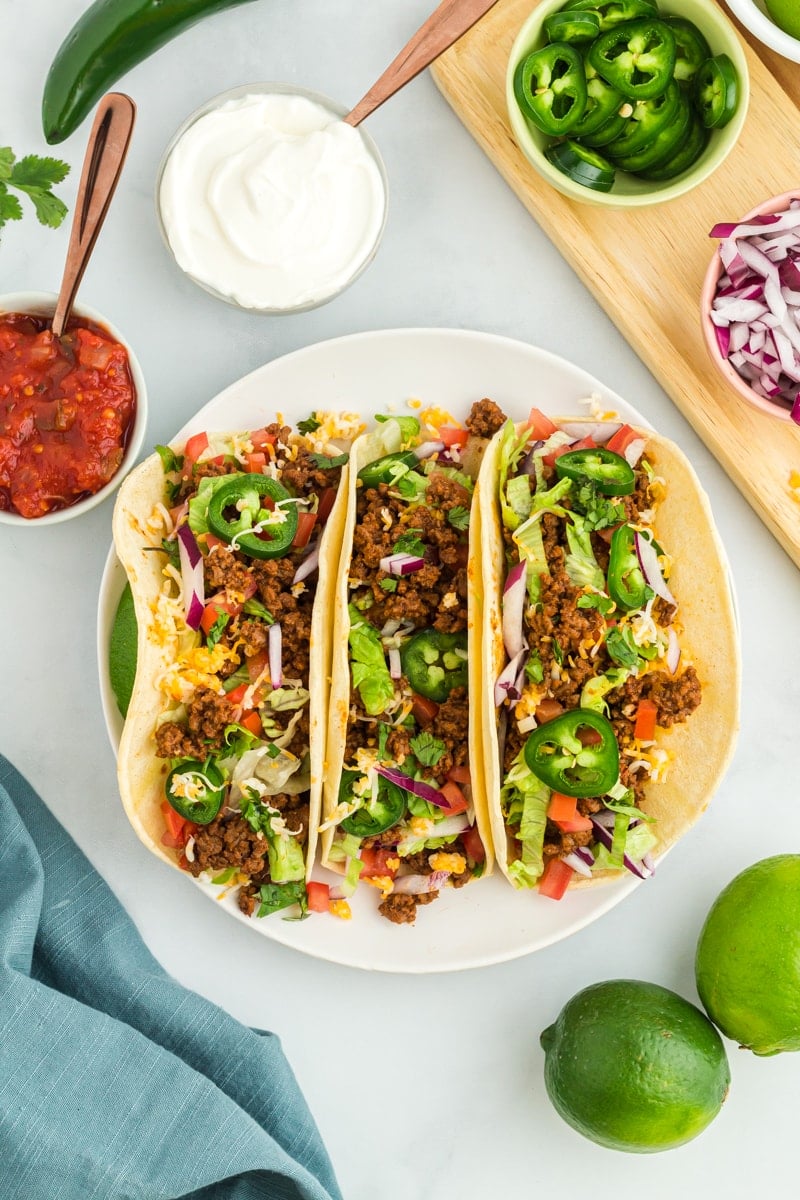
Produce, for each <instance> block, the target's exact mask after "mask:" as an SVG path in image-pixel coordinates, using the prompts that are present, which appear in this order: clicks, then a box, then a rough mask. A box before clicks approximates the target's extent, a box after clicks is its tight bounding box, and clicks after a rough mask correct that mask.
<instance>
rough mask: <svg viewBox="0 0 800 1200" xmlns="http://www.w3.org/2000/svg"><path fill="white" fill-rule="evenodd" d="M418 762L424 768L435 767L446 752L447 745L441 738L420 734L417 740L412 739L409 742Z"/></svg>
mask: <svg viewBox="0 0 800 1200" xmlns="http://www.w3.org/2000/svg"><path fill="white" fill-rule="evenodd" d="M409 745H410V746H411V749H412V751H413V753H414V756H415V757H416V759H417V762H419V763H421V764H422V766H423V767H435V766H436V764H437V763H438V762H439V760H440V759H441V757H442V755H443V754H444V752H445V748H446V747H445V744H444V742H443V741H442V740H441V738H437V737H434V736H433V734H432V733H426V732H425V731H424V730H423V732H422V733H418V734H417V736H416V737H415V738H411V741H410V742H409Z"/></svg>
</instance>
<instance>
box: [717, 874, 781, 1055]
mask: <svg viewBox="0 0 800 1200" xmlns="http://www.w3.org/2000/svg"><path fill="white" fill-rule="evenodd" d="M695 973H696V976H697V990H698V992H699V993H700V999H701V1000H702V1002H703V1005H704V1006H705V1009H706V1012H707V1013H708V1015H709V1016H710V1017H711V1020H712V1021H714V1022H716V1024H717V1025H719V1027H720V1029H721V1030H722V1032H723V1033H724V1034H725V1035H726V1037H729V1038H733V1039H734V1041H737V1042H739V1044H740V1045H741V1046H743V1047H746V1048H747V1049H749V1050H752V1051H753V1053H754V1054H778V1053H779V1052H780V1051H781V1050H800V854H777V855H775V857H774V858H764V859H762V860H761V861H760V862H757V863H753V865H752V866H750V867H747V868H746V870H744V871H742V872H741V874H740V875H737V876H736V878H735V879H733V880H732V881H731V882H730V883H729V884H728V886H727V887H726V888H725V889H724V890H723V891H722V892H720V894H719V896H718V897H717V899H716V900H715V901H714V903H713V905H712V906H711V911H710V912H709V914H708V916H707V918H706V923H705V925H704V926H703V928H702V930H701V932H700V940H699V941H698V943H697V956H696V959H695Z"/></svg>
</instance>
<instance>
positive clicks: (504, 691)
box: [494, 650, 528, 708]
mask: <svg viewBox="0 0 800 1200" xmlns="http://www.w3.org/2000/svg"><path fill="white" fill-rule="evenodd" d="M527 653H528V651H527V650H520V652H519V654H515V655H514V657H513V658H512V659H511V661H510V662H509V663H507V664H506V666H505V667H504V668H503V670H502V672H501V674H500V675H499V676H498V679H497V683H496V684H495V685H494V702H495V706H496V707H498V708H499V706H500V705H501V704H502V703H503V701H504V700H519V699H520V697H521V696H522V689H521V688H520V687H519V686H518V677H519V674H520V671H522V670H523V669H524V666H525V658H526V656H527Z"/></svg>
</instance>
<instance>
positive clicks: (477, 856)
mask: <svg viewBox="0 0 800 1200" xmlns="http://www.w3.org/2000/svg"><path fill="white" fill-rule="evenodd" d="M460 837H461V844H462V846H463V847H464V849H465V850H466V852H467V857H468V858H469V859H471V860H472V862H475V863H482V862H485V861H486V848H485V847H484V844H483V842H482V841H481V835H480V834H479V833H478V826H477V825H470V827H469V829H465V830H464V832H463V833H462V834H461V835H460Z"/></svg>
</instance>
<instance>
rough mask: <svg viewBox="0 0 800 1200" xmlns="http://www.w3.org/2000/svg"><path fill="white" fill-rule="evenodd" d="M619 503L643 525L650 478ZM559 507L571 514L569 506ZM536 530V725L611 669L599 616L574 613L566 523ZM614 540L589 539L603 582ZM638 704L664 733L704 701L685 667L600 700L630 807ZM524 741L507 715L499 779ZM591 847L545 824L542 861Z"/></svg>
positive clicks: (641, 775) (575, 592) (637, 781)
mask: <svg viewBox="0 0 800 1200" xmlns="http://www.w3.org/2000/svg"><path fill="white" fill-rule="evenodd" d="M545 479H546V482H547V485H548V486H552V485H553V484H554V483H555V482H556V472H555V470H554V468H552V467H545ZM623 503H624V510H625V517H626V520H629V521H634V522H636V521H639V520H640V514H641V513H642V512H644V511H645V510H647V509H649V508H651V507H652V505H653V497H652V495H651V491H650V477H649V476H648V474H647V472H646V471H644V470H643V469H639V470H637V472H636V485H635V489H634V491H633V493H632V494H631V495H630V496H626V497H624V498H623ZM564 504H565V506H568V502H567V501H565V502H564ZM541 524H542V536H543V541H544V547H545V553H546V555H547V561H548V565H549V567H550V574H549V575H543V576H542V591H541V599H540V603H539V604H538V605H537V609H536V612H535V613H534V614H533V616H532V618H531V620H530V622H529V624H528V627H527V629H526V636H527V638H528V641H529V642H530V644H531V645H532V646H535V647H536V648H537V649H538V651H539V656H540V658H541V662H542V668H543V678H544V680H546V681H547V695H546V698H545V699H544V700H543V701H542V702H541V704H540V705H539V707H538V708H537V709H536V713H535V715H536V718H537V721H538V722H539V724H542V723H544V722H546V721H548V720H553V719H554V718H555V717H557V716H559V715H560V714H561V713H562V712H565V711H567V710H569V709H572V708H577V707H579V704H580V696H581V692H582V690H583V686H584V684H585V683H586V682H587V681H588V680H589V679H591V678H592V677H593V676H595V675H600V674H604V673H605V672H606V671H608V670H609V669H610V668H611V667H613V666H615V665H616V664H615V663H614V662H613V661H612V659H611V658H610V657H609V655H608V653H607V651H606V648H605V645H601V646H600V648H599V650H595V645H596V643H597V641H598V639H599V638H600V636H601V634H602V631H603V629H604V627H605V622H604V620H603V618H602V617H601V615H600V614H599V613H598V612H597V610H596V609H591V608H588V609H586V608H584V609H581V608H578V606H577V601H578V598H579V597H580V596H581V594H582V591H583V589H581V588H576V587H575V586H574V585H573V584H572V582H571V581H570V579H569V576H568V575H567V573H566V570H565V565H564V563H565V556H566V553H567V543H566V532H565V531H566V519H565V518H563V517H559V516H556V515H555V514H552V513H546V514H545V515H544V517H543V518H542V522H541ZM611 533H612V530H611V529H602V530H599V531H595V532H594V533H593V534H592V547H593V549H594V552H595V557H596V559H597V562H598V565H599V566H600V568H601V570H602V571H603V573H604V574H605V573H606V572H607V570H608V557H609V543H610V541H611ZM504 536H505V541H506V546H507V548H508V549H509V551H510V552H511V553H512V554H513V555H514V556H516V547H515V546H514V544H513V540H512V539H511V537H510V535H509V534H508V532H507V531H504ZM674 613H675V608H674V607H673V606H672V605H670V604H667V603H666V602H665V601H663V600H661V599H658V600H656V602H655V603H654V605H653V616H654V618H655V620H656V621H657V622H658V623H659V624H660V625H662V626H667V625H669V624H670V622H671V621H672V618H673V616H674ZM559 658H560V662H559V661H558V660H559ZM643 698H646V699H649V700H652V702H653V703H654V704H655V705H656V708H657V715H656V722H657V724H658V725H659V726H662V727H663V728H667V729H668V728H669V727H670V726H672V725H674V724H678V723H680V722H683V721H686V720H688V718H689V717H690V716H691V714H692V713H693V712H694V710H695V709H696V708H697V706H698V705H699V704H700V701H701V699H702V689H701V685H700V681H699V679H698V678H697V672H696V670H695V668H694V667H693V666H687V667H686V668H684V670H683V671H682V672H681V673H680V674H678V675H669V674H668V673H667V672H666V671H648V672H647V673H646V674H644V675H642V676H640V677H636V678H629V679H627V680H626V681H625V683H624V684H623V685H622V686H621V687H619V688H616V689H615V690H613V691H611V692H609V693H608V694H607V696H606V697H605V700H606V703H607V705H608V716H609V720H610V722H611V725H612V727H613V729H614V732H615V734H616V737H617V741H618V743H619V748H620V779H621V781H622V783H623V784H624V785H625V786H626V787H629V788H631V790H632V791H633V793H634V797H635V803H636V804H637V805H639V806H640V805H641V803H642V801H643V799H644V796H645V791H646V786H647V778H648V777H647V774H646V772H644V771H641V770H638V771H630V769H629V763H630V762H631V756H630V755H629V754H628V755H626V753H625V752H626V751H627V750H630V749H631V748H632V747H633V745H634V736H633V731H634V725H635V720H636V710H637V708H638V705H639V701H640V700H641V699H643ZM526 739H527V735H526V734H521V733H520V732H519V729H518V727H517V722H516V720H515V718H514V715H513V712H512V713H509V716H508V722H507V726H506V731H505V742H504V746H503V753H502V760H503V771H504V774H507V773H508V772H509V771H510V769H511V767H512V765H513V763H514V760H515V759H516V758H517V756H518V755H519V754H520V752H521V751H522V749H523V747H524V745H525V741H526ZM601 807H602V805H601V803H600V801H599V800H598V799H594V798H591V799H587V800H583V799H581V800H579V801H578V811H579V812H580V813H581V815H583V816H589V815H591V813H592V812H597V811H599V809H600V808H601ZM512 833H513V831H512ZM593 840H594V838H593V835H592V833H591V832H589V831H585V832H579V833H564V832H563V831H562V830H560V829H559V828H558V826H557V825H555V824H554V823H553V822H552V821H549V820H548V822H547V826H546V830H545V838H544V857H545V860H547V859H548V858H552V857H563V856H564V855H566V854H569V853H571V851H573V850H574V849H575V848H576V847H577V846H585V845H588V844H589V843H591V842H592V841H593ZM518 846H519V844H518Z"/></svg>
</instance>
